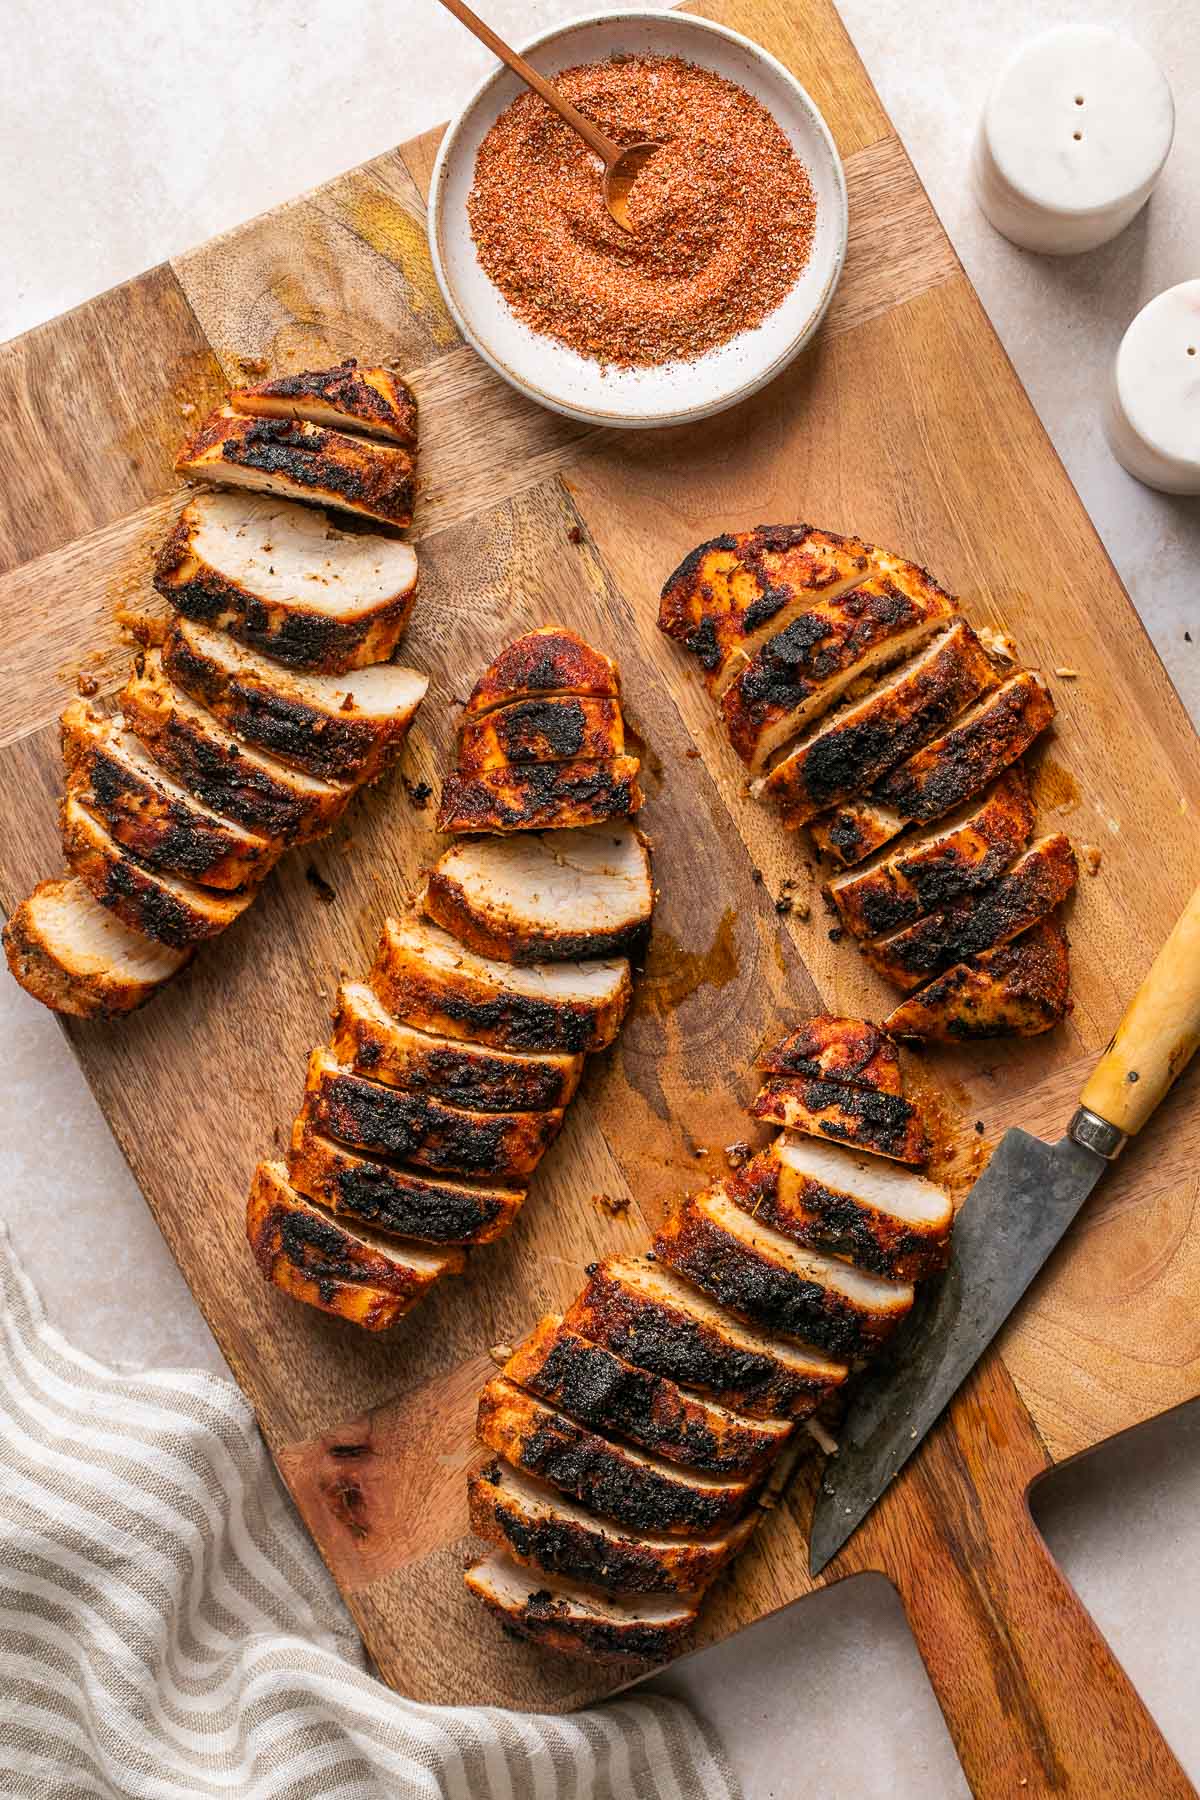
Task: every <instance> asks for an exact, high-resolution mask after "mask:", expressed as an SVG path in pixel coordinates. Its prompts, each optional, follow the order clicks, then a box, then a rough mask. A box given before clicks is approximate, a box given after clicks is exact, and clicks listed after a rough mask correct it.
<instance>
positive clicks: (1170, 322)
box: [1104, 281, 1200, 494]
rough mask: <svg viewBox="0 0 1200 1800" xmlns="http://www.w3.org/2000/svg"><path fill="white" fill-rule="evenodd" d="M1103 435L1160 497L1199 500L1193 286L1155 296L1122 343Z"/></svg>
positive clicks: (1199, 379) (1196, 290) (1198, 328)
mask: <svg viewBox="0 0 1200 1800" xmlns="http://www.w3.org/2000/svg"><path fill="white" fill-rule="evenodd" d="M1104 423H1105V428H1106V430H1107V432H1108V441H1109V443H1110V444H1111V446H1112V452H1113V455H1114V456H1115V457H1116V459H1117V461H1118V462H1119V463H1120V464H1121V465H1122V466H1123V467H1124V468H1126V469H1128V471H1129V473H1130V474H1131V475H1136V476H1137V479H1138V480H1139V481H1144V482H1145V483H1146V486H1147V487H1152V488H1158V489H1160V490H1161V492H1162V493H1164V494H1200V281H1181V282H1180V283H1179V285H1178V287H1172V288H1167V289H1166V290H1165V292H1163V293H1161V294H1159V295H1157V296H1156V297H1155V298H1154V299H1153V300H1151V301H1150V302H1149V304H1148V305H1146V306H1143V308H1142V310H1141V312H1140V313H1139V314H1138V315H1137V317H1136V319H1134V321H1133V323H1132V325H1131V326H1130V327H1129V329H1128V331H1127V332H1126V333H1125V336H1124V337H1123V338H1122V339H1121V345H1120V348H1119V349H1118V351H1117V355H1116V361H1115V362H1114V364H1113V372H1112V381H1111V384H1110V386H1109V398H1108V411H1107V413H1106V415H1105V421H1104Z"/></svg>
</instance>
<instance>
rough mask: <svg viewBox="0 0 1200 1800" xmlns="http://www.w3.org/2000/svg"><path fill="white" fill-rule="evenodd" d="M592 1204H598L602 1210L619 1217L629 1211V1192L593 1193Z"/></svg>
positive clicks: (616, 1217) (615, 1217)
mask: <svg viewBox="0 0 1200 1800" xmlns="http://www.w3.org/2000/svg"><path fill="white" fill-rule="evenodd" d="M592 1205H593V1206H598V1207H599V1208H600V1209H601V1211H602V1212H606V1213H611V1214H612V1216H613V1218H614V1219H619V1218H620V1216H621V1214H622V1213H627V1212H628V1211H629V1195H628V1194H593V1195H592Z"/></svg>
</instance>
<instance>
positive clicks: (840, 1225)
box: [725, 1133, 954, 1281]
mask: <svg viewBox="0 0 1200 1800" xmlns="http://www.w3.org/2000/svg"><path fill="white" fill-rule="evenodd" d="M725 1191H726V1193H727V1194H728V1196H729V1198H730V1199H731V1200H732V1201H733V1203H734V1205H735V1206H739V1207H741V1209H742V1211H743V1212H745V1213H749V1215H750V1216H751V1218H753V1219H756V1220H758V1221H759V1222H760V1223H761V1224H763V1225H770V1226H771V1227H772V1228H773V1229H774V1230H776V1231H780V1232H782V1233H783V1235H784V1237H787V1238H791V1240H792V1242H793V1243H795V1244H800V1245H802V1246H804V1247H805V1248H807V1249H816V1250H825V1251H827V1252H828V1253H829V1254H830V1255H831V1256H841V1257H844V1258H845V1259H846V1260H847V1261H849V1262H852V1263H853V1264H854V1265H855V1266H856V1267H857V1268H860V1269H865V1270H866V1271H867V1273H868V1274H870V1275H882V1276H885V1277H887V1278H888V1279H889V1280H892V1281H923V1280H924V1279H925V1277H926V1276H927V1275H932V1274H935V1273H936V1272H937V1270H939V1269H941V1268H942V1267H944V1265H945V1262H946V1259H947V1257H948V1256H949V1254H950V1230H951V1226H952V1224H953V1220H954V1208H953V1205H952V1204H951V1201H950V1196H949V1195H948V1194H947V1193H946V1192H945V1191H944V1189H942V1188H940V1187H937V1186H936V1185H935V1184H934V1183H933V1182H932V1181H926V1179H925V1178H924V1176H922V1175H914V1174H913V1173H912V1172H911V1171H910V1170H909V1169H904V1168H901V1167H899V1165H898V1164H896V1163H891V1162H884V1161H883V1159H882V1158H878V1157H868V1156H856V1155H855V1154H854V1153H853V1151H849V1150H843V1149H841V1148H839V1147H837V1146H836V1145H833V1144H822V1143H819V1142H818V1141H817V1140H816V1139H815V1138H810V1137H798V1136H795V1137H794V1136H790V1135H788V1134H786V1133H785V1134H784V1135H782V1136H781V1137H778V1138H776V1140H775V1142H774V1143H773V1144H770V1145H769V1146H768V1147H767V1149H765V1150H763V1151H761V1152H760V1153H759V1154H758V1155H757V1156H754V1157H751V1159H750V1161H749V1162H748V1163H747V1164H746V1165H745V1167H744V1168H741V1169H739V1170H737V1171H736V1173H735V1174H733V1175H731V1176H730V1177H729V1179H728V1180H727V1181H726V1183H725Z"/></svg>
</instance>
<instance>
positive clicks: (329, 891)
mask: <svg viewBox="0 0 1200 1800" xmlns="http://www.w3.org/2000/svg"><path fill="white" fill-rule="evenodd" d="M304 879H305V881H307V883H308V885H309V887H310V888H312V889H313V891H314V892H315V893H316V896H317V899H318V900H321V901H323V902H324V903H325V905H326V906H332V905H333V903H334V901H335V900H336V899H337V889H336V888H335V887H332V886H331V885H330V883H329V882H328V881H326V879H325V877H324V876H323V875H322V873H321V871H320V869H318V867H317V865H316V863H309V865H308V867H307V868H306V869H305V871H304Z"/></svg>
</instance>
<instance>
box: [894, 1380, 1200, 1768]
mask: <svg viewBox="0 0 1200 1800" xmlns="http://www.w3.org/2000/svg"><path fill="white" fill-rule="evenodd" d="M1044 1468H1045V1451H1044V1450H1043V1449H1042V1448H1041V1443H1040V1440H1039V1439H1038V1437H1037V1434H1036V1432H1035V1431H1034V1428H1033V1425H1032V1423H1031V1421H1030V1418H1029V1415H1028V1413H1027V1412H1026V1410H1025V1408H1024V1406H1023V1405H1022V1404H1021V1400H1020V1397H1019V1396H1018V1394H1017V1392H1016V1389H1015V1388H1014V1387H1013V1384H1012V1381H1011V1378H1010V1377H1009V1376H1008V1374H1007V1373H1006V1371H1005V1370H1004V1368H1003V1366H1002V1364H1001V1363H1000V1361H999V1359H998V1358H996V1357H994V1356H991V1357H988V1358H986V1359H985V1361H984V1362H983V1363H981V1364H980V1366H979V1368H978V1369H977V1370H976V1371H975V1374H974V1375H973V1376H972V1377H971V1379H970V1381H968V1382H967V1383H966V1385H965V1386H964V1387H963V1388H962V1389H960V1391H959V1394H958V1397H957V1398H956V1399H955V1401H954V1402H953V1403H952V1405H951V1407H950V1409H949V1411H948V1412H947V1414H946V1415H945V1416H944V1417H943V1419H942V1422H941V1424H940V1425H939V1427H938V1428H937V1429H936V1430H935V1431H933V1432H931V1434H930V1436H929V1437H928V1438H927V1439H926V1441H925V1443H924V1444H923V1445H922V1446H921V1449H920V1450H919V1451H918V1452H917V1455H916V1456H915V1457H914V1458H913V1460H912V1462H911V1463H910V1464H909V1466H908V1471H907V1473H906V1479H905V1481H904V1482H902V1483H900V1484H898V1486H897V1488H896V1489H895V1490H893V1492H892V1493H891V1494H889V1495H887V1496H886V1497H885V1499H884V1502H883V1505H882V1506H881V1507H880V1508H878V1509H877V1513H884V1514H886V1513H887V1511H889V1510H890V1509H891V1508H892V1507H893V1506H894V1508H895V1510H894V1512H893V1514H892V1518H891V1521H890V1522H889V1521H888V1520H887V1518H886V1517H885V1518H884V1519H882V1520H880V1525H881V1526H882V1527H883V1531H884V1533H885V1534H886V1541H885V1542H884V1543H880V1542H879V1540H878V1536H877V1540H876V1548H877V1549H879V1550H882V1551H883V1555H882V1557H881V1558H880V1562H877V1563H875V1564H874V1566H876V1567H878V1566H880V1564H882V1566H883V1568H884V1570H885V1572H886V1573H887V1574H888V1575H889V1576H890V1578H891V1580H892V1582H893V1583H894V1585H895V1586H896V1588H897V1590H898V1591H899V1594H900V1598H901V1600H902V1601H903V1604H904V1610H905V1612H906V1614H907V1615H908V1622H909V1625H910V1626H911V1627H912V1631H913V1635H914V1636H915V1638H916V1640H917V1645H918V1648H919V1649H920V1652H921V1657H922V1659H923V1661H924V1663H925V1667H926V1670H927V1671H928V1674H929V1679H930V1681H931V1682H932V1684H933V1688H934V1692H935V1693H936V1695H937V1698H938V1703H939V1705H940V1706H941V1709H942V1712H943V1713H944V1715H945V1718H946V1723H947V1725H948V1726H949V1728H950V1734H951V1736H952V1737H953V1739H954V1743H955V1748H956V1749H957V1751H958V1754H959V1758H960V1760H961V1762H962V1765H963V1769H964V1771H965V1773H966V1776H967V1780H968V1781H969V1782H970V1784H971V1789H972V1792H973V1793H974V1794H975V1796H976V1800H1018V1797H1020V1796H1025V1795H1028V1796H1029V1800H1034V1797H1035V1796H1036V1797H1037V1800H1042V1797H1043V1796H1045V1795H1055V1796H1058V1795H1066V1796H1070V1800H1117V1797H1118V1796H1124V1795H1130V1796H1132V1795H1135V1794H1136V1795H1146V1796H1150V1795H1153V1796H1154V1800H1195V1789H1194V1788H1193V1787H1192V1785H1191V1783H1190V1782H1189V1781H1188V1779H1187V1776H1186V1775H1185V1774H1184V1772H1183V1770H1182V1769H1181V1768H1180V1766H1179V1764H1178V1763H1177V1762H1176V1760H1175V1758H1174V1756H1173V1755H1172V1753H1171V1751H1170V1750H1169V1749H1168V1747H1167V1745H1166V1743H1165V1742H1164V1740H1163V1738H1162V1737H1161V1736H1160V1734H1159V1732H1158V1729H1157V1727H1156V1725H1155V1724H1154V1721H1153V1719H1152V1718H1151V1717H1150V1715H1149V1713H1148V1712H1147V1711H1146V1708H1145V1707H1144V1705H1143V1704H1142V1702H1141V1700H1140V1699H1139V1697H1138V1695H1137V1692H1136V1691H1135V1689H1134V1687H1133V1685H1132V1683H1131V1682H1130V1680H1129V1678H1128V1676H1127V1675H1126V1674H1125V1672H1124V1670H1123V1669H1122V1668H1121V1665H1120V1664H1119V1663H1118V1661H1117V1659H1116V1657H1115V1656H1114V1655H1113V1653H1112V1651H1111V1650H1110V1649H1109V1647H1108V1645H1107V1644H1106V1643H1105V1641H1104V1639H1103V1637H1102V1636H1101V1635H1100V1632H1099V1631H1098V1630H1097V1628H1096V1626H1095V1624H1094V1623H1093V1621H1092V1619H1091V1618H1090V1616H1089V1615H1088V1613H1087V1612H1086V1611H1085V1609H1084V1607H1083V1606H1082V1605H1081V1603H1080V1601H1079V1599H1078V1597H1077V1595H1076V1594H1075V1593H1074V1592H1073V1591H1072V1589H1071V1588H1070V1587H1068V1585H1067V1583H1066V1581H1065V1580H1064V1579H1063V1576H1062V1573H1061V1571H1060V1569H1059V1567H1058V1565H1057V1563H1056V1562H1055V1561H1054V1558H1053V1557H1052V1556H1051V1554H1050V1551H1049V1549H1048V1548H1047V1546H1046V1543H1045V1540H1044V1539H1043V1538H1042V1536H1041V1534H1040V1532H1039V1531H1038V1529H1037V1527H1036V1526H1035V1525H1034V1522H1033V1519H1032V1518H1031V1516H1030V1512H1029V1505H1028V1492H1029V1484H1030V1481H1031V1479H1032V1477H1033V1475H1035V1474H1037V1473H1040V1472H1042V1471H1043V1470H1044ZM878 1531H879V1527H876V1532H877V1533H878ZM866 1566H872V1563H871V1560H870V1559H868V1560H867V1561H866Z"/></svg>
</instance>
